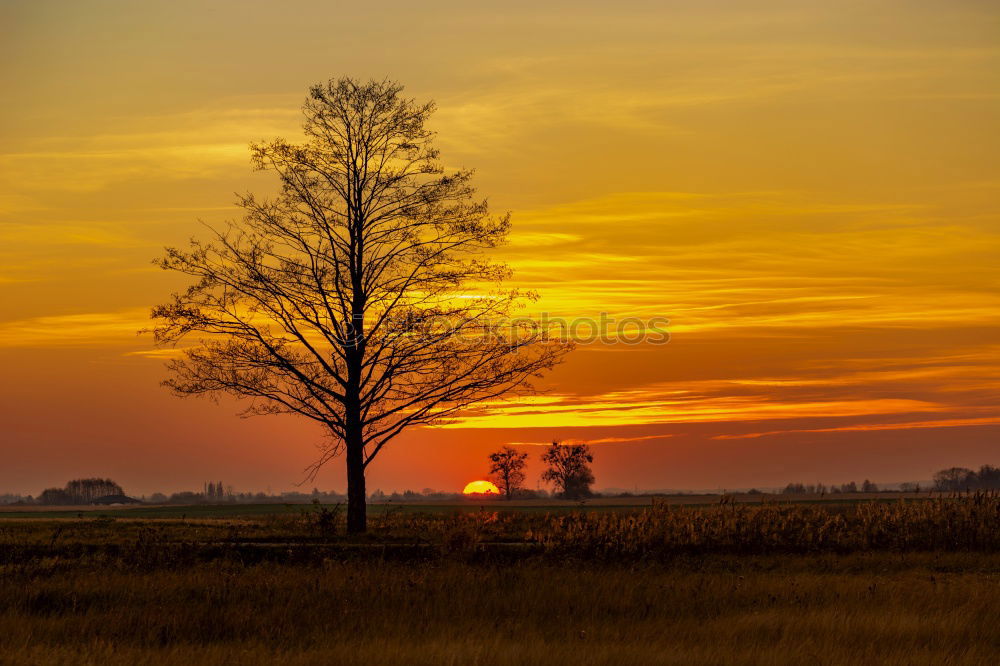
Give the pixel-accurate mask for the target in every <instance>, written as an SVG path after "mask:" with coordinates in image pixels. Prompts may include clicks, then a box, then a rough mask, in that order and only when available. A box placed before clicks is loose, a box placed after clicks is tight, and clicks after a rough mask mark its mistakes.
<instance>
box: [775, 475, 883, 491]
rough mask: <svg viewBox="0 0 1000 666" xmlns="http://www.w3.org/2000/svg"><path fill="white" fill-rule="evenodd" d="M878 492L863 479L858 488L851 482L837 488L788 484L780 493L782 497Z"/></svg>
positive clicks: (871, 484)
mask: <svg viewBox="0 0 1000 666" xmlns="http://www.w3.org/2000/svg"><path fill="white" fill-rule="evenodd" d="M877 492H879V487H878V486H877V485H876V484H874V483H872V482H871V481H869V480H868V479H865V480H864V481H862V482H861V486H860V487H859V486H858V484H857V483H855V482H854V481H851V482H850V483H844V484H841V485H839V486H837V485H833V486H826V485H824V484H822V483H815V484H813V483H810V484H804V483H789V484H788V485H787V486H785V487H784V488H783V489H782V490H781V493H782V494H783V495H826V494H828V493H829V494H843V493H877Z"/></svg>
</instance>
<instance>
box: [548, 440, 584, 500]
mask: <svg viewBox="0 0 1000 666" xmlns="http://www.w3.org/2000/svg"><path fill="white" fill-rule="evenodd" d="M542 462H544V463H545V464H546V465H548V469H546V470H545V471H544V472H542V480H543V481H548V482H550V483H552V484H554V485H555V486H556V488H557V494H558V495H559V496H560V497H562V498H563V499H581V498H584V497H590V495H591V492H590V486H591V484H593V483H594V473H593V472H592V471H591V469H590V463H592V462H594V456H593V455H591V453H590V447H588V446H587V445H586V444H560V443H559V442H552V446H550V447H549V450H548V451H546V452H545V453H544V454H543V455H542Z"/></svg>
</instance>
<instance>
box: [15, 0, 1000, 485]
mask: <svg viewBox="0 0 1000 666" xmlns="http://www.w3.org/2000/svg"><path fill="white" fill-rule="evenodd" d="M369 6H371V7H373V8H371V9H367V8H366V7H369ZM343 75H351V76H355V77H359V78H363V79H367V78H372V77H374V78H378V79H381V78H383V77H390V78H392V79H396V80H398V81H400V82H402V83H403V84H404V85H406V87H407V88H406V94H407V95H410V96H413V97H415V98H417V99H418V100H426V99H434V100H436V101H437V104H438V107H439V110H438V112H437V113H436V115H435V117H434V121H433V127H434V129H435V130H436V131H438V132H439V137H438V141H437V144H438V146H439V147H440V148H441V150H442V155H443V159H444V162H445V164H446V165H447V166H449V167H475V168H476V169H477V185H478V187H479V189H480V192H481V193H482V194H483V195H485V196H488V197H489V199H490V202H491V205H492V207H493V208H494V209H495V210H497V211H505V210H510V211H511V212H512V214H513V223H514V226H513V231H512V234H511V243H510V245H509V246H508V247H507V248H505V249H504V256H505V258H506V260H507V261H508V262H509V263H510V264H511V266H512V267H513V268H514V269H515V271H516V281H517V283H518V284H519V285H523V286H525V287H527V288H531V289H536V290H538V291H539V292H540V293H541V295H542V298H541V299H540V300H539V301H538V302H537V303H536V304H534V305H533V306H532V310H533V311H536V312H542V311H545V312H549V313H553V314H555V315H559V316H564V317H567V318H572V317H593V318H597V317H599V316H600V314H601V313H602V312H606V313H608V315H609V316H611V317H615V318H618V319H621V318H624V317H629V316H636V317H640V318H646V319H648V318H651V317H666V318H669V319H670V321H671V324H670V326H669V330H670V333H671V336H672V338H671V341H670V343H669V344H666V345H638V346H623V345H583V346H581V347H580V348H579V349H578V350H576V351H575V352H573V353H572V354H571V355H570V356H569V357H568V359H567V362H566V363H565V364H563V365H562V366H560V367H559V368H558V369H557V370H556V371H555V372H553V373H551V374H550V375H549V376H548V377H547V378H546V380H545V381H544V384H543V387H544V391H543V392H542V393H541V394H540V395H538V396H535V397H533V398H531V399H524V400H519V401H516V402H510V403H505V404H495V405H488V406H486V407H484V408H482V409H479V410H476V411H474V412H470V413H469V414H467V415H466V416H465V418H464V419H462V420H461V421H459V422H456V423H452V424H449V425H447V426H446V427H440V428H433V429H422V430H416V431H412V432H410V433H408V434H406V435H405V436H403V437H401V438H399V439H398V440H396V441H395V443H394V444H392V445H390V446H389V447H387V449H386V450H385V451H384V452H383V453H382V454H381V455H380V457H379V458H378V459H377V460H376V462H375V463H373V465H372V466H371V467H370V468H369V481H368V487H369V489H370V490H374V489H376V488H381V489H383V490H385V491H387V492H388V491H390V490H394V489H398V490H403V489H406V488H413V489H417V490H419V489H421V488H424V487H430V488H437V489H444V490H449V491H457V490H460V489H461V488H462V487H463V486H464V485H465V483H466V482H468V481H470V480H473V479H476V478H481V477H483V476H484V475H485V473H486V471H487V461H486V454H487V453H488V452H490V451H491V450H493V449H495V448H496V447H497V446H499V445H501V444H504V443H511V442H516V443H519V444H520V445H521V446H524V447H525V448H524V449H523V450H528V451H530V452H532V454H533V456H535V454H537V453H538V452H539V451H540V450H541V449H540V448H539V446H538V445H544V444H545V443H547V442H549V441H551V440H553V439H559V440H582V441H588V442H592V443H593V449H594V455H595V463H594V471H595V475H596V477H597V484H596V487H597V488H598V489H600V488H608V487H617V488H635V487H638V488H645V489H654V488H736V487H750V486H762V487H767V486H778V485H784V484H785V483H787V482H789V481H803V482H817V481H819V482H825V483H838V484H839V483H843V482H847V481H851V480H855V481H861V480H862V479H864V478H866V477H868V478H871V479H873V480H875V481H884V482H892V481H907V480H921V479H928V478H930V476H931V475H932V473H933V472H934V471H936V470H938V469H940V468H943V467H950V466H953V465H960V466H970V467H971V466H979V465H981V464H984V463H991V464H998V463H1000V409H998V408H1000V391H998V387H1000V261H998V258H1000V159H998V157H997V156H998V154H1000V122H998V120H1000V5H998V4H997V3H996V2H992V1H987V0H936V1H931V0H906V1H902V0H901V1H899V2H886V1H882V0H864V1H857V2H851V1H844V2H828V1H823V2H811V1H808V0H787V1H780V2H779V1H769V2H747V1H744V0H731V1H729V2H721V1H719V2H716V1H705V2H694V1H693V0H689V1H686V2H672V1H665V0H658V1H649V2H635V1H625V2H616V3H607V2H588V1H586V0H574V1H573V2H547V3H541V2H537V1H536V2H520V1H517V0H508V1H506V2H503V3H486V2H483V3H477V2H425V3H413V2H406V3H402V2H393V1H390V2H382V3H377V4H374V5H372V4H371V3H340V2H332V1H329V0H325V1H303V0H298V1H296V0H289V1H286V2H281V3H278V2H264V1H259V0H258V1H255V0H239V1H238V2H237V1H235V0H232V1H231V0H214V1H212V2H187V1H178V0H174V1H170V2H166V1H149V2H127V1H118V2H114V1H106V2H96V1H93V0H66V1H55V0H5V2H3V3H2V4H0V89H2V90H3V91H4V94H3V99H4V103H3V105H2V106H0V367H2V370H0V451H2V454H3V462H2V464H0V493H2V492H22V493H31V494H37V493H38V492H39V491H40V490H41V489H42V488H44V487H48V486H55V485H62V484H63V483H64V482H65V481H67V480H68V479H70V478H74V477H80V476H91V475H99V476H110V477H112V478H114V479H115V480H116V481H118V482H119V483H121V484H122V485H123V486H124V487H125V489H126V491H128V492H130V493H133V494H142V493H150V492H154V491H157V490H162V491H176V490H183V489H200V488H201V485H202V482H203V481H207V480H217V479H221V480H223V481H224V482H225V483H227V484H232V485H233V486H235V487H236V488H237V489H239V490H254V491H256V490H267V489H269V488H270V489H271V490H273V491H281V490H291V489H294V488H295V485H294V484H296V483H297V482H299V481H301V480H302V479H303V469H304V468H305V467H306V466H307V465H308V464H309V463H310V462H312V461H313V460H314V459H315V457H316V455H317V450H316V445H317V443H319V442H320V434H319V433H318V431H316V430H315V429H314V427H313V426H312V425H311V424H309V423H306V422H304V421H300V420H296V419H293V418H286V417H264V418H256V419H250V420H241V419H239V418H237V417H236V416H235V413H236V411H237V410H238V406H237V405H236V404H235V403H231V402H226V401H223V402H222V403H221V404H218V405H216V404H213V403H211V402H210V401H206V400H194V399H187V400H180V399H178V398H175V397H173V396H172V395H170V394H169V393H168V392H167V391H166V390H165V389H163V388H161V387H159V386H158V382H159V381H160V380H162V379H163V378H165V376H166V374H165V371H164V369H163V358H162V353H161V352H158V351H157V350H155V349H154V347H153V344H152V341H151V339H150V338H149V336H139V335H137V334H136V331H137V330H138V329H140V328H143V327H144V326H147V325H148V324H149V319H148V313H149V308H150V307H151V306H152V305H154V304H156V303H158V302H162V301H164V300H165V299H166V297H167V296H168V295H169V293H170V292H171V291H172V290H175V289H177V288H179V287H180V286H182V284H184V283H183V282H182V281H180V280H178V278H177V276H172V275H169V274H166V273H164V272H163V271H160V270H159V269H158V268H156V267H154V266H153V265H152V264H151V260H152V259H153V258H154V257H156V256H158V255H159V254H160V253H161V252H162V248H163V247H164V246H166V245H179V244H183V243H185V242H186V240H187V239H188V238H190V237H191V236H197V235H199V233H201V232H202V229H201V227H200V226H199V224H198V220H199V219H201V220H205V221H207V222H221V221H223V220H225V219H227V218H232V217H234V216H235V215H236V214H237V209H236V208H235V207H234V205H233V202H234V200H235V195H234V193H235V192H242V191H246V190H251V191H255V192H258V193H267V192H270V191H273V188H274V180H273V176H271V175H268V174H260V173H256V174H255V173H251V170H250V163H249V159H248V151H247V145H248V143H249V142H250V141H256V140H261V139H266V138H271V137H275V136H283V137H285V138H288V139H295V138H297V136H298V133H299V123H300V110H299V107H300V105H301V102H302V100H303V98H304V96H305V92H306V90H307V88H308V86H309V85H310V84H313V83H316V82H319V81H324V80H326V79H329V78H331V77H339V76H343ZM535 457H537V456H535ZM537 478H538V474H537V465H536V466H535V467H533V468H532V471H531V474H530V475H529V485H530V486H532V487H534V486H535V484H536V482H537ZM313 485H316V486H318V487H320V488H323V489H336V490H341V491H342V490H344V486H345V484H344V474H343V471H342V469H341V465H340V464H339V463H334V464H333V465H331V466H330V467H329V468H328V469H326V470H324V471H323V472H322V473H321V474H320V476H319V477H318V478H317V479H316V481H315V482H314V483H310V484H308V486H307V487H306V489H307V490H308V489H310V488H311V487H312V486H313Z"/></svg>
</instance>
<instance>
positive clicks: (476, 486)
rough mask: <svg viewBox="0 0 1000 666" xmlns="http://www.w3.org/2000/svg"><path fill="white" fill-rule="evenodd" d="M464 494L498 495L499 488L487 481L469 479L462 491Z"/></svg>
mask: <svg viewBox="0 0 1000 666" xmlns="http://www.w3.org/2000/svg"><path fill="white" fill-rule="evenodd" d="M462 493H463V494H465V495H499V494H500V489H499V488H497V487H496V486H495V485H493V484H492V483H490V482H489V481H470V482H469V483H467V484H466V485H465V490H463V491H462Z"/></svg>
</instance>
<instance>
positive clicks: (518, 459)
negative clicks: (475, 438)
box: [490, 446, 528, 500]
mask: <svg viewBox="0 0 1000 666" xmlns="http://www.w3.org/2000/svg"><path fill="white" fill-rule="evenodd" d="M527 460H528V454H527V453H518V452H517V451H515V450H514V449H512V448H511V447H509V446H505V447H503V448H502V449H500V450H499V451H496V452H494V453H491V454H490V474H491V475H492V477H493V482H494V483H495V484H496V485H497V487H498V488H499V489H500V492H502V493H503V496H504V499H508V500H509V499H511V498H512V497H513V496H514V493H515V492H516V491H517V490H518V489H520V487H521V484H522V483H524V466H525V463H526V461H527Z"/></svg>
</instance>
